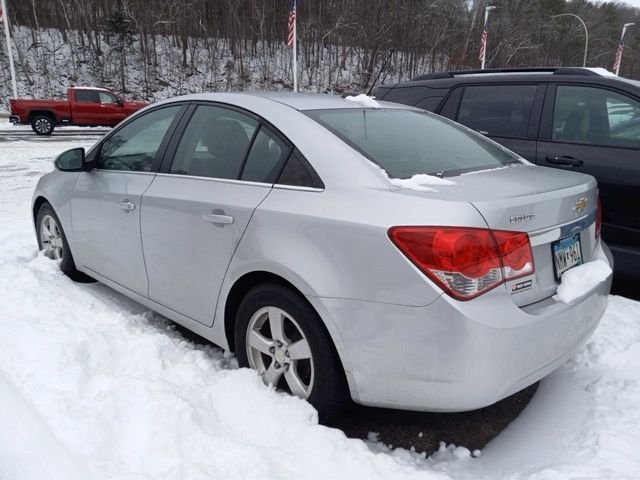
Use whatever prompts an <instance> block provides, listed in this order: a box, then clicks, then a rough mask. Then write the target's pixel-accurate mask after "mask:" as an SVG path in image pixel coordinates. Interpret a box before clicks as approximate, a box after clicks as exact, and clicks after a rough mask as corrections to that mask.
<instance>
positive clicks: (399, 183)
mask: <svg viewBox="0 0 640 480" xmlns="http://www.w3.org/2000/svg"><path fill="white" fill-rule="evenodd" d="M385 174H386V172H385ZM389 181H390V182H391V183H392V184H394V185H395V186H396V187H400V188H407V189H409V190H418V191H421V192H437V190H436V189H435V188H430V187H427V186H426V185H456V182H452V181H451V180H447V179H445V178H440V177H436V176H435V175H426V174H424V173H419V174H417V175H414V176H413V177H411V178H391V177H389Z"/></svg>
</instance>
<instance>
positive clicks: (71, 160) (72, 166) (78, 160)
mask: <svg viewBox="0 0 640 480" xmlns="http://www.w3.org/2000/svg"><path fill="white" fill-rule="evenodd" d="M53 163H54V164H55V166H56V168H57V169H58V170H61V171H63V172H80V171H82V170H84V148H72V149H71V150H67V151H66V152H62V153H61V154H60V155H58V157H57V158H56V159H55V160H54V161H53Z"/></svg>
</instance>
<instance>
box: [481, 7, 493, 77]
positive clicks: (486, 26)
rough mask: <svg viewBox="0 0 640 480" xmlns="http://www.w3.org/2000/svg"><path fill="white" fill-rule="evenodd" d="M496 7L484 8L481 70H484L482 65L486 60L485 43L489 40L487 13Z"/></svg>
mask: <svg viewBox="0 0 640 480" xmlns="http://www.w3.org/2000/svg"><path fill="white" fill-rule="evenodd" d="M495 8H496V7H495V6H493V5H488V6H487V7H485V9H484V27H483V30H482V40H481V41H482V46H481V49H482V52H481V53H482V64H481V66H480V69H481V70H484V64H485V61H486V60H487V42H488V38H489V12H490V11H491V10H493V9H495Z"/></svg>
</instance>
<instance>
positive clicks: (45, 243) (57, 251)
mask: <svg viewBox="0 0 640 480" xmlns="http://www.w3.org/2000/svg"><path fill="white" fill-rule="evenodd" d="M40 245H41V246H42V249H43V250H44V254H45V255H46V256H47V257H49V258H51V259H53V260H62V254H63V252H64V246H63V242H62V233H61V231H60V227H59V226H58V222H57V221H56V219H55V218H53V216H51V215H44V216H43V217H42V220H41V221H40Z"/></svg>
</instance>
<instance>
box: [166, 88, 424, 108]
mask: <svg viewBox="0 0 640 480" xmlns="http://www.w3.org/2000/svg"><path fill="white" fill-rule="evenodd" d="M242 97H245V98H246V97H257V98H261V99H266V100H270V101H273V102H278V103H280V104H283V105H286V106H288V107H291V108H293V109H295V110H299V111H304V110H324V109H347V108H360V109H361V108H370V107H363V106H362V105H360V104H358V103H353V102H349V101H347V100H345V99H344V98H343V97H341V96H340V95H335V94H330V93H307V92H268V91H264V92H262V91H248V92H237V93H235V92H234V93H229V92H219V93H217V92H212V93H194V94H190V95H185V96H182V97H174V98H171V99H168V100H167V101H178V100H190V101H208V102H233V99H234V98H235V99H240V98H242ZM379 103H380V106H381V107H383V108H392V109H403V110H412V109H414V108H413V107H410V106H408V105H401V104H398V103H392V102H379Z"/></svg>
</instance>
